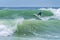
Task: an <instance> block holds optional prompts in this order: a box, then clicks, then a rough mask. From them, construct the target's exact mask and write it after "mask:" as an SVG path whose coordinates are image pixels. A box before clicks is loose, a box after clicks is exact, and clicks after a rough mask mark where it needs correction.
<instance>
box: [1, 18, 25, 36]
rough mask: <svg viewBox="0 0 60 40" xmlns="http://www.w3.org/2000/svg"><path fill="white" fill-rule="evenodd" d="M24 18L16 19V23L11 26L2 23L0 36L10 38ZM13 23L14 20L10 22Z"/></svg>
mask: <svg viewBox="0 0 60 40" xmlns="http://www.w3.org/2000/svg"><path fill="white" fill-rule="evenodd" d="M23 20H24V18H21V19H16V21H15V22H16V23H15V24H14V25H13V26H12V24H5V22H4V21H2V22H3V23H2V22H1V23H0V36H10V35H13V33H14V32H15V31H16V30H17V24H18V23H19V24H22V23H23ZM12 21H14V20H12Z"/></svg>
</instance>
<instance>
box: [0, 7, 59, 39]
mask: <svg viewBox="0 0 60 40" xmlns="http://www.w3.org/2000/svg"><path fill="white" fill-rule="evenodd" d="M39 10H50V11H52V12H53V13H54V15H53V16H52V18H56V19H58V20H60V8H59V9H52V8H48V9H45V8H42V9H39ZM50 18H51V17H42V18H41V19H42V20H48V19H50ZM29 20H33V21H34V20H36V19H29ZM12 21H13V22H12ZM12 21H11V20H8V21H7V20H0V39H1V40H60V25H59V22H55V23H53V25H52V24H50V23H49V24H48V25H50V26H49V27H45V26H44V27H41V28H43V29H42V30H43V31H42V32H41V33H39V34H38V33H36V32H33V31H31V33H33V34H34V36H32V37H31V36H30V37H29V36H26V35H25V36H23V37H12V35H13V34H14V33H15V31H16V29H17V24H23V21H24V18H17V19H14V20H12ZM48 21H49V20H48ZM56 23H58V24H57V25H56ZM36 28H37V27H36ZM7 36H9V37H7ZM10 36H11V37H10Z"/></svg>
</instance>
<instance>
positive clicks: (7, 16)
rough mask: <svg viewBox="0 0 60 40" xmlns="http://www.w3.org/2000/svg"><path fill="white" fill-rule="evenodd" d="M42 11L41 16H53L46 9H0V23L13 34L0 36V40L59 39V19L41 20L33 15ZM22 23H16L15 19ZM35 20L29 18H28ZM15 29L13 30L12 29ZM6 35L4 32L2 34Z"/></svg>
mask: <svg viewBox="0 0 60 40" xmlns="http://www.w3.org/2000/svg"><path fill="white" fill-rule="evenodd" d="M40 11H41V12H42V17H47V16H53V13H52V12H51V11H46V10H9V9H6V10H0V24H1V23H2V24H4V25H7V26H8V27H7V29H9V30H12V31H10V32H13V34H11V35H8V36H4V37H0V39H1V40H59V39H60V31H59V30H60V20H51V19H50V20H48V21H42V20H39V19H38V18H36V17H35V16H34V14H37V13H39V12H40ZM21 18H24V20H23V23H22V24H21V23H19V22H18V23H17V19H19V20H20V21H21ZM31 18H32V19H35V20H29V19H31ZM14 30H15V31H14ZM4 35H6V34H4Z"/></svg>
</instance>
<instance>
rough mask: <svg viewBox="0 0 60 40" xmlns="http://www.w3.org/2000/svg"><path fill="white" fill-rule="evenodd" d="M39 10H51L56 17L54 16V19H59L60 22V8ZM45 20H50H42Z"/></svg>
mask: <svg viewBox="0 0 60 40" xmlns="http://www.w3.org/2000/svg"><path fill="white" fill-rule="evenodd" d="M38 10H50V11H51V12H52V13H53V14H54V15H53V18H57V19H59V20H60V8H58V9H53V8H41V9H38ZM42 19H43V20H44V19H48V18H46V17H45V18H42Z"/></svg>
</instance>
